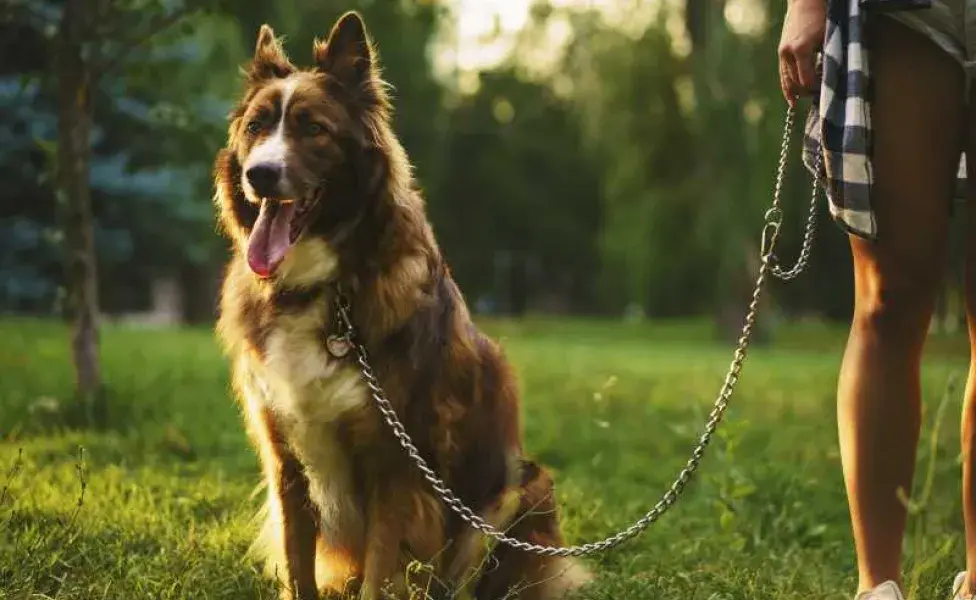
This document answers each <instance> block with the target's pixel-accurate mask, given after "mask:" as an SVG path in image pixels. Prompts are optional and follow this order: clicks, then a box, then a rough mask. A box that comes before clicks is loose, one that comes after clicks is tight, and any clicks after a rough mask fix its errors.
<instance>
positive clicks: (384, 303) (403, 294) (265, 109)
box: [214, 12, 591, 600]
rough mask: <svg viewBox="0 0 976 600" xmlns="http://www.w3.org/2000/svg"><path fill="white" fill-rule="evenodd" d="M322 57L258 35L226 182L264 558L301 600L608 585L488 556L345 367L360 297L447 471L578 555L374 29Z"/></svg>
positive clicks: (373, 345) (230, 290) (399, 407)
mask: <svg viewBox="0 0 976 600" xmlns="http://www.w3.org/2000/svg"><path fill="white" fill-rule="evenodd" d="M313 57H314V66H312V67H311V68H305V69H300V68H298V67H296V66H295V65H294V64H293V63H292V62H291V61H290V59H289V58H288V57H287V55H286V54H285V52H284V50H283V48H282V46H281V44H280V42H279V40H278V39H277V38H276V37H275V34H274V31H273V30H272V29H271V28H270V27H269V26H268V25H263V26H262V27H261V29H260V32H259V34H258V39H257V46H256V49H255V54H254V58H253V60H252V61H251V62H250V64H249V65H248V66H246V67H245V69H244V74H245V92H244V93H243V96H242V98H241V99H240V102H239V103H238V104H237V106H236V108H234V109H233V111H232V113H231V114H230V116H229V122H230V124H229V131H228V138H227V143H226V146H225V147H224V148H222V149H221V150H220V151H219V152H218V154H217V158H216V161H215V167H214V172H215V187H216V194H215V204H216V209H217V213H218V220H219V223H220V225H221V230H222V232H223V233H224V234H225V236H226V237H227V238H229V241H230V244H231V248H232V256H231V258H230V260H229V263H228V265H227V267H226V272H225V275H224V279H223V283H222V288H221V298H220V307H219V318H218V322H217V333H218V337H219V339H220V341H221V345H222V347H223V349H224V352H225V354H226V355H227V357H228V361H229V362H230V363H231V367H232V386H233V389H234V392H235V396H236V397H237V398H238V399H239V401H240V403H241V405H242V409H243V413H244V417H245V418H244V420H245V421H246V424H247V431H248V434H249V438H250V440H251V441H252V443H253V445H254V446H255V448H256V450H257V453H258V455H259V458H260V462H261V465H262V468H263V473H264V477H263V479H264V482H265V484H266V486H267V502H266V507H265V510H264V513H265V516H264V525H263V529H262V532H261V533H260V535H259V536H258V538H257V540H256V541H255V544H254V547H253V549H254V550H255V552H258V553H260V555H261V556H262V558H263V560H264V561H265V564H266V568H267V572H268V573H269V575H271V576H273V577H276V578H277V579H278V580H279V581H281V582H282V584H283V585H281V586H280V587H281V596H280V597H281V598H283V599H288V600H292V599H296V598H302V599H304V600H311V599H314V598H319V597H320V596H319V594H320V593H321V594H326V595H331V597H336V596H342V595H343V594H358V597H360V598H363V599H366V600H373V599H377V598H381V597H383V598H386V597H389V596H391V595H392V596H393V597H397V598H401V597H407V596H410V597H411V598H414V597H418V589H419V590H420V592H421V593H422V595H420V596H419V597H431V598H474V599H477V600H496V599H501V598H523V599H525V600H550V599H554V598H560V597H564V596H565V595H566V594H568V593H570V592H572V591H574V590H576V589H578V588H579V587H580V586H582V585H585V584H586V583H587V582H588V581H590V580H591V576H590V574H589V572H588V571H587V570H586V569H585V567H583V566H582V563H579V562H577V561H575V560H572V559H566V558H560V557H546V556H537V555H534V554H530V553H526V552H523V551H521V550H516V549H513V548H511V547H508V546H504V545H493V544H490V543H488V542H489V540H488V539H487V538H486V537H485V536H484V535H483V534H481V533H479V532H478V531H476V530H475V529H474V528H472V527H470V526H469V525H468V524H467V523H465V522H464V521H463V520H462V519H461V518H459V517H458V516H457V514H456V513H454V512H453V511H452V510H451V509H450V508H449V507H448V506H447V505H446V504H445V503H444V502H443V501H442V500H441V499H440V498H439V497H438V495H437V494H436V492H435V491H434V490H433V488H432V487H431V486H430V485H429V484H428V482H427V481H425V480H424V479H423V476H422V474H421V472H420V470H419V469H418V468H417V467H416V465H415V464H414V463H413V461H412V460H411V458H410V457H409V456H408V455H407V453H406V452H405V451H404V450H403V448H401V447H400V445H399V443H398V441H397V439H396V438H395V437H394V435H393V434H392V432H391V430H390V428H389V427H388V426H387V424H386V423H385V422H383V420H382V416H381V414H380V412H379V411H378V410H377V407H376V406H375V405H374V403H373V399H372V396H371V392H370V390H369V388H368V387H367V386H366V385H365V384H364V380H363V378H362V374H361V371H360V367H359V365H358V364H357V361H356V353H355V352H348V353H345V355H344V352H338V351H334V352H331V353H330V345H329V344H330V343H331V342H330V336H334V335H337V334H341V333H342V332H341V331H339V330H338V329H337V327H338V325H339V324H337V321H336V318H335V315H336V312H335V309H336V302H338V301H339V295H338V294H339V292H338V290H339V289H340V287H339V286H342V287H341V289H342V290H343V292H342V293H343V297H344V298H345V297H348V299H349V302H350V311H351V322H352V325H353V326H354V328H355V335H356V337H355V340H356V341H357V343H361V344H362V345H363V346H364V347H365V348H366V349H367V350H368V356H369V363H370V366H371V368H372V369H373V371H374V373H375V375H376V378H377V380H378V381H379V382H380V385H381V386H382V387H383V389H384V390H385V393H386V394H387V395H388V398H389V401H390V402H391V404H392V407H393V408H394V409H395V411H396V414H397V415H398V416H399V418H400V419H401V420H402V421H403V423H404V425H405V428H406V431H407V432H408V434H409V435H410V436H411V437H412V439H413V441H414V443H415V444H416V446H417V448H418V451H419V453H420V455H421V456H422V457H423V458H424V459H425V460H426V461H427V463H428V464H429V465H430V466H431V468H432V469H433V470H434V471H435V472H436V473H437V474H438V476H439V477H440V478H442V479H443V480H444V481H445V482H446V483H447V485H448V486H450V487H451V488H452V489H453V490H454V491H455V492H456V493H457V494H458V496H459V497H460V498H461V499H462V500H463V501H464V503H465V504H467V505H468V506H470V507H471V508H472V509H473V510H474V511H475V512H477V513H478V514H479V515H480V516H481V517H483V518H484V519H486V520H487V521H488V522H489V523H492V524H493V525H494V526H496V527H498V528H499V529H502V530H506V531H507V532H508V534H509V535H511V536H513V537H515V538H517V539H520V540H524V541H527V542H532V543H537V544H546V545H559V544H562V543H563V538H562V535H561V533H560V530H559V521H558V516H557V510H556V506H555V503H554V498H553V483H552V480H551V478H550V476H549V475H548V474H547V472H546V471H545V470H544V469H543V468H542V467H540V466H539V465H537V464H536V463H534V462H532V461H531V460H529V459H528V458H526V457H525V455H524V453H523V448H522V439H521V424H520V414H519V410H520V409H519V396H518V391H517V385H516V380H515V377H514V375H513V371H512V369H511V367H510V366H509V365H508V363H507V362H506V360H505V358H504V356H503V353H502V351H501V350H500V348H499V347H498V346H497V345H496V344H495V343H494V342H493V341H491V340H490V339H489V338H487V337H486V336H485V335H483V334H482V333H481V332H480V331H479V330H478V329H477V328H476V327H475V325H474V324H473V322H472V319H471V316H470V314H469V312H468V309H467V307H466V305H465V302H464V299H463V297H462V295H461V293H460V291H459V290H458V287H457V285H456V284H455V282H454V280H453V279H452V277H451V274H450V271H449V269H448V266H447V265H446V264H445V260H444V257H443V256H442V254H441V251H440V250H439V248H438V245H437V242H436V240H435V237H434V234H433V231H432V228H431V225H430V223H429V221H428V219H427V216H426V213H425V208H424V200H423V196H422V192H421V191H420V190H419V188H418V186H417V185H416V184H415V181H414V178H413V174H412V171H411V165H410V163H409V160H408V157H407V155H406V153H405V151H404V149H403V147H402V146H401V145H400V143H399V141H398V139H397V137H396V136H395V134H394V132H393V129H392V127H391V102H390V99H389V96H388V93H387V84H385V83H384V82H383V80H382V79H381V77H380V75H379V70H378V66H377V54H376V51H375V49H374V46H373V43H372V40H371V39H370V37H369V35H368V33H367V31H366V27H365V24H364V22H363V20H362V18H361V17H360V16H359V15H358V14H357V13H355V12H350V13H346V14H345V15H343V16H342V17H341V18H340V19H339V20H338V21H337V22H336V23H335V25H334V26H333V28H332V30H331V32H330V34H329V36H328V38H327V40H326V41H324V42H322V41H319V40H316V41H315V43H314V46H313ZM348 350H349V348H348V347H347V348H346V351H348ZM418 567H419V568H418ZM417 581H420V583H417ZM343 597H350V596H343Z"/></svg>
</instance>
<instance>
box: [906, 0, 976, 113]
mask: <svg viewBox="0 0 976 600" xmlns="http://www.w3.org/2000/svg"><path fill="white" fill-rule="evenodd" d="M887 14H888V15H889V16H890V17H891V18H893V19H895V20H896V21H899V22H901V23H903V24H905V25H907V26H909V27H910V28H912V29H914V30H915V31H918V32H919V33H921V34H922V35H924V36H925V37H927V38H929V39H930V40H932V41H933V42H935V43H936V44H937V45H938V46H939V47H940V48H942V49H943V50H944V51H945V52H946V53H947V54H948V55H949V56H951V57H952V58H954V59H955V60H956V62H958V63H959V65H960V66H961V67H962V68H963V71H964V72H965V74H966V98H969V89H970V85H971V83H972V80H973V77H974V76H976V0H932V6H931V7H930V8H921V9H916V10H898V11H892V12H890V13H887Z"/></svg>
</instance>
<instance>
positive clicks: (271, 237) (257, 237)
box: [247, 198, 317, 277]
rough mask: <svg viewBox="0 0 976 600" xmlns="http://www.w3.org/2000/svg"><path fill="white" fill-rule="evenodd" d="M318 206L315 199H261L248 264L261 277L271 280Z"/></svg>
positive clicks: (249, 240)
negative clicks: (313, 210)
mask: <svg viewBox="0 0 976 600" xmlns="http://www.w3.org/2000/svg"><path fill="white" fill-rule="evenodd" d="M316 204H317V203H316V202H315V201H314V200H312V199H308V200H302V201H291V200H284V201H279V200H270V199H267V198H264V199H262V200H261V212H260V213H259V214H258V219H257V221H255V222H254V228H253V229H251V235H250V237H249V238H248V240H247V264H248V266H250V267H251V270H252V271H254V274H255V275H257V276H258V277H270V276H271V275H273V274H274V272H275V270H276V269H277V268H278V265H280V264H281V261H283V260H284V259H285V257H286V256H287V255H288V251H289V250H291V247H292V246H294V245H295V242H297V241H298V238H299V237H301V235H302V232H304V230H305V227H306V225H308V222H309V220H310V219H309V215H311V213H312V209H313V208H314V206H315V205H316Z"/></svg>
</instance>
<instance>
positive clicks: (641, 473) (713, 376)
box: [0, 320, 968, 600]
mask: <svg viewBox="0 0 976 600" xmlns="http://www.w3.org/2000/svg"><path fill="white" fill-rule="evenodd" d="M487 328H488V330H489V331H491V332H492V333H493V334H495V335H497V336H498V337H500V338H501V339H502V341H503V343H504V345H505V347H506V348H507V350H508V353H509V356H510V358H511V359H512V361H513V362H514V363H515V365H516V367H517V369H518V372H519V374H520V377H521V383H522V387H523V390H524V393H525V400H524V405H523V410H524V414H525V436H526V440H527V445H528V447H529V449H530V451H531V452H532V453H533V454H535V455H536V456H538V457H539V458H541V459H542V460H543V461H544V462H546V463H547V464H549V465H550V466H551V467H552V468H553V470H554V471H555V473H556V478H557V486H558V487H557V491H558V494H559V502H560V505H561V507H562V514H563V519H564V529H565V532H566V534H567V536H568V538H569V540H570V541H572V542H579V541H590V540H593V539H596V538H602V537H603V536H605V535H607V534H608V533H610V532H613V531H616V530H617V529H619V528H621V527H624V526H626V525H628V524H630V522H631V521H633V520H634V519H636V518H637V517H638V516H640V515H641V514H642V513H643V511H644V510H646V509H647V508H649V507H650V506H652V505H653V504H654V503H655V502H657V500H658V498H659V496H660V494H661V493H662V492H663V491H664V490H665V489H666V487H667V486H668V485H669V483H670V481H671V480H672V478H673V477H674V476H675V475H676V474H677V472H678V471H679V470H680V468H681V467H682V465H683V464H684V462H685V460H687V455H688V454H689V452H690V449H691V447H692V446H693V444H694V442H695V440H696V438H697V436H698V435H699V433H700V428H701V424H702V422H703V421H704V419H705V416H706V415H707V413H708V411H709V409H710V405H711V403H712V401H713V399H714V396H715V393H716V392H717V390H718V388H719V386H720V384H721V381H722V378H723V377H724V373H725V370H726V368H727V365H728V360H729V358H730V356H731V351H732V348H731V347H726V346H724V345H720V344H716V343H714V342H713V341H711V337H710V335H709V331H708V327H707V326H705V325H703V324H701V323H677V324H670V323H669V324H653V323H652V324H643V325H640V326H625V325H622V324H617V323H598V322H564V321H556V320H530V321H526V322H520V323H512V322H495V323H489V324H487ZM843 339H844V332H843V331H839V330H825V329H820V328H815V327H794V328H787V329H784V330H782V331H778V332H777V333H776V335H775V336H774V339H773V341H772V342H771V343H770V344H769V345H767V346H765V347H762V348H759V349H757V350H756V351H754V352H753V353H751V354H750V356H749V360H748V361H747V363H746V366H745V369H744V372H743V376H742V381H741V385H740V388H739V390H738V391H737V393H736V395H735V396H734V398H733V401H732V407H731V408H730V410H729V413H728V418H727V420H726V421H725V422H724V423H723V425H722V426H721V427H720V429H719V434H718V437H717V440H716V442H715V443H714V444H713V445H712V446H711V447H710V449H709V452H708V454H707V455H706V458H705V460H704V462H703V464H702V469H701V471H700V475H699V476H698V477H697V478H696V479H695V480H694V482H693V484H692V485H691V486H690V487H689V488H688V491H687V493H686V494H685V496H684V497H683V498H682V499H681V500H680V501H679V503H678V504H677V505H676V506H675V507H674V508H673V509H672V510H671V511H670V512H669V513H668V514H667V515H665V516H664V517H663V518H662V519H661V520H660V521H659V522H658V523H657V524H655V525H654V526H652V527H651V529H650V530H648V531H647V532H646V533H645V534H644V535H643V536H641V537H640V538H638V539H637V540H635V541H632V542H630V543H627V544H626V545H624V546H622V547H620V548H619V549H617V550H616V551H614V552H611V553H609V554H606V555H604V556H600V557H596V558H593V559H588V560H589V563H590V565H591V566H592V567H593V569H594V570H595V571H596V572H597V573H598V574H599V579H598V581H597V583H596V584H595V585H594V586H593V587H592V588H591V589H588V590H586V592H585V593H584V594H583V595H582V596H583V597H584V598H593V599H605V600H610V599H613V600H629V599H641V600H643V599H653V600H657V599H666V600H670V599H675V600H720V599H722V600H733V599H736V600H738V599H749V600H757V599H773V600H785V599H787V598H789V599H801V598H802V599H806V598H812V599H836V600H841V599H849V598H850V597H851V596H852V591H853V586H854V557H853V551H852V548H851V541H850V534H849V529H848V520H847V508H846V504H845V501H844V494H843V487H842V479H841V472H840V462H839V458H838V451H837V443H836V433H835V422H834V387H835V381H836V373H837V366H838V362H839V357H840V353H841V349H842V346H843ZM102 341H103V361H104V362H103V368H104V376H105V379H106V381H107V382H108V383H109V385H110V386H111V393H110V394H109V401H108V411H107V413H105V414H101V415H95V417H96V419H98V420H99V421H101V422H102V423H104V425H103V426H102V427H99V428H88V429H83V430H78V429H74V430H72V429H70V428H67V427H65V426H64V425H65V422H67V421H71V420H73V419H76V418H77V417H76V416H73V414H72V413H73V412H74V410H73V409H72V408H71V406H70V403H69V402H68V399H69V397H70V390H71V383H72V373H71V368H70V364H69V361H68V359H67V333H66V330H65V329H63V328H62V327H61V326H60V325H57V324H52V323H46V322H35V321H12V320H7V321H0V599H10V600H21V599H24V600H26V599H28V598H57V599H61V600H69V599H71V600H82V599H84V600H89V599H90V600H96V599H101V598H112V599H114V598H119V599H122V598H124V599H126V600H136V599H143V598H145V599H152V600H157V599H160V600H162V599H176V598H178V599H194V600H197V599H228V600H229V599H234V600H243V599H248V598H272V597H273V590H272V588H271V587H270V585H269V584H268V583H267V582H266V581H265V580H264V579H262V578H261V577H260V576H259V575H258V574H257V572H256V570H255V566H254V565H252V564H251V563H249V562H248V561H247V560H246V558H245V557H244V554H245V550H246V548H247V545H248V543H249V540H250V537H251V535H252V533H253V531H254V528H255V524H254V522H253V521H252V515H253V513H254V510H255V509H256V507H257V506H258V504H259V498H258V497H256V496H255V495H254V491H255V486H256V484H257V482H258V470H257V462H256V458H255V456H254V455H253V453H252V452H251V450H250V449H249V447H248V446H247V443H246V440H245V437H244V434H243V431H242V429H241V428H240V426H239V423H240V422H239V415H238V413H237V409H236V407H235V405H234V404H233V402H232V401H231V399H230V397H229V395H228V390H227V366H226V364H225V362H224V361H223V359H222V357H221V356H220V354H219V352H218V350H217V347H216V345H215V343H214V339H213V335H212V333H211V332H210V331H208V330H206V329H200V330H184V331H148V330H146V331H143V330H137V329H122V328H117V327H116V328H107V329H106V330H105V331H104V333H103V336H102ZM967 358H968V351H967V345H966V343H965V340H960V339H954V338H953V339H937V340H933V343H932V344H931V345H930V349H929V352H928V359H927V363H926V369H925V373H924V375H925V377H924V396H925V422H924V431H923V438H922V439H923V444H922V448H921V449H920V452H919V476H918V477H917V485H916V489H915V490H914V493H915V496H916V497H917V498H920V497H921V494H922V488H923V483H924V480H925V478H926V477H927V476H928V475H931V476H932V481H933V486H932V488H931V493H930V495H929V496H928V502H927V504H926V505H925V506H924V508H923V509H922V510H921V511H919V514H917V515H916V516H914V517H913V518H912V521H911V523H910V535H909V536H908V537H907V539H906V542H905V549H906V553H907V556H906V573H907V574H908V575H907V579H906V581H907V582H908V583H910V584H911V586H912V590H911V598H912V599H914V600H924V599H929V598H933V599H943V598H948V587H949V584H950V581H951V578H952V576H953V575H954V574H955V573H956V572H957V571H958V570H959V569H960V568H961V567H962V565H963V554H964V552H963V543H962V536H961V532H962V526H961V516H960V515H961V509H960V500H959V490H960V486H959V477H958V469H959V466H958V465H959V463H958V454H959V453H958V437H959V436H958V412H959V408H960V402H961V384H962V381H963V379H962V378H963V377H964V376H965V373H966V368H967ZM953 378H957V380H958V385H957V388H956V390H955V392H954V393H951V394H946V389H947V385H948V383H949V382H950V381H951V380H952V379H953ZM943 398H945V401H944V402H943ZM940 405H944V408H945V410H944V417H943V418H942V419H939V418H938V414H939V411H938V410H937V409H938V407H939V406H940ZM939 425H941V427H939ZM933 432H936V433H937V435H936V436H935V437H936V441H937V444H932V443H931V442H932V441H933V440H932V437H933ZM930 465H931V466H930Z"/></svg>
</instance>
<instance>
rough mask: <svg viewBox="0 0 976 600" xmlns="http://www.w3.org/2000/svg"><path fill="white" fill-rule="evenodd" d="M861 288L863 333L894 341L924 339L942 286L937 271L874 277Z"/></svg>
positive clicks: (858, 321) (858, 309) (857, 321)
mask: <svg viewBox="0 0 976 600" xmlns="http://www.w3.org/2000/svg"><path fill="white" fill-rule="evenodd" d="M859 287H860V289H858V290H857V293H856V296H855V302H854V327H855V328H856V329H857V330H858V331H859V332H863V333H867V334H870V335H872V336H875V337H877V338H879V339H883V340H885V341H886V342H890V343H898V342H912V343H919V344H920V343H921V342H922V341H924V339H925V335H926V333H927V331H928V326H929V321H930V319H931V316H932V309H933V305H934V304H935V296H936V291H937V288H938V279H937V277H936V276H935V274H925V275H917V276H910V275H902V276H899V277H886V278H882V277H872V278H870V280H869V281H868V284H867V285H863V286H859Z"/></svg>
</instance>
